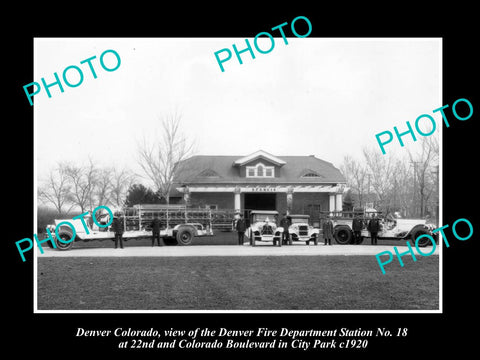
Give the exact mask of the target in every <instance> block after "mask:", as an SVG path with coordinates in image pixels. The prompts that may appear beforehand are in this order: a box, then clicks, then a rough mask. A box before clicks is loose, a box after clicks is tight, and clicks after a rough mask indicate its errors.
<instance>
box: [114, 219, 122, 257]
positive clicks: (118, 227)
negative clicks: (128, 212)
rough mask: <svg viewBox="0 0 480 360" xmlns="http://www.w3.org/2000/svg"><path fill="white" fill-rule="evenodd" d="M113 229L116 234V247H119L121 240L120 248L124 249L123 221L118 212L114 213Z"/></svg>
mask: <svg viewBox="0 0 480 360" xmlns="http://www.w3.org/2000/svg"><path fill="white" fill-rule="evenodd" d="M112 230H113V232H114V234H115V249H116V248H117V247H118V243H119V242H120V248H121V249H123V238H122V235H123V222H122V221H121V220H120V218H119V215H118V214H114V215H113V220H112Z"/></svg>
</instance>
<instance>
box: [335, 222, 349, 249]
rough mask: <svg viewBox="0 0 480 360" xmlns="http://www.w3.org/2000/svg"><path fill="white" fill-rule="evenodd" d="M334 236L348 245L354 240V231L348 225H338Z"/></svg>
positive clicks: (341, 242) (338, 241)
mask: <svg viewBox="0 0 480 360" xmlns="http://www.w3.org/2000/svg"><path fill="white" fill-rule="evenodd" d="M333 236H334V237H335V240H336V241H337V243H339V244H340V245H346V244H349V243H350V241H351V240H352V231H351V230H350V229H349V228H348V227H347V226H337V227H336V228H335V230H334V232H333Z"/></svg>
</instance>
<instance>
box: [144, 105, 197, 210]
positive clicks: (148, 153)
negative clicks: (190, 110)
mask: <svg viewBox="0 0 480 360" xmlns="http://www.w3.org/2000/svg"><path fill="white" fill-rule="evenodd" d="M180 121H181V117H180V116H179V115H177V114H176V113H175V114H173V115H170V116H167V117H165V118H164V119H163V120H162V131H163V133H162V135H161V136H160V138H159V139H158V140H157V141H154V142H148V141H147V140H146V139H145V137H144V138H143V143H142V144H140V145H139V146H138V154H139V164H140V166H141V168H142V170H143V171H144V173H145V175H146V176H147V177H148V179H150V181H151V182H152V183H153V184H154V186H155V188H156V191H158V193H159V195H160V197H161V198H164V199H165V201H166V202H167V204H168V203H169V202H170V191H171V188H172V183H173V179H174V176H175V174H176V171H177V167H178V165H179V163H180V162H181V161H182V160H185V159H186V158H187V157H189V156H190V155H191V153H192V149H193V143H192V142H190V141H189V140H188V139H187V138H186V137H185V135H184V134H183V133H182V132H181V130H180Z"/></svg>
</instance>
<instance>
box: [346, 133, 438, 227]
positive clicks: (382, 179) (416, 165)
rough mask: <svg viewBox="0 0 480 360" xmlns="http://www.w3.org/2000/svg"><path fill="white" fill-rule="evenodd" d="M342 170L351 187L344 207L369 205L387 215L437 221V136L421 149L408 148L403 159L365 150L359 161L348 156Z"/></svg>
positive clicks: (425, 143)
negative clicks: (393, 213) (397, 214)
mask: <svg viewBox="0 0 480 360" xmlns="http://www.w3.org/2000/svg"><path fill="white" fill-rule="evenodd" d="M340 171H341V172H342V173H343V174H344V176H345V177H346V181H347V187H348V188H349V191H348V192H347V194H345V197H344V207H346V208H349V209H353V208H359V209H360V208H364V207H365V206H366V205H367V204H369V205H373V207H374V208H375V209H376V210H380V211H382V212H384V213H389V212H398V213H399V214H400V215H401V216H403V217H410V218H414V217H421V218H425V217H427V216H430V217H432V218H436V219H437V220H438V205H439V186H438V184H439V143H438V137H436V136H432V137H428V138H425V139H422V143H421V147H420V150H418V151H417V152H413V151H411V150H409V149H405V153H404V155H403V156H401V157H400V156H398V155H389V156H385V155H382V154H381V153H380V152H379V151H378V150H376V149H374V150H372V149H368V148H364V149H363V151H362V153H361V156H360V157H358V158H354V157H352V156H350V155H347V156H345V157H344V159H343V163H342V165H341V166H340Z"/></svg>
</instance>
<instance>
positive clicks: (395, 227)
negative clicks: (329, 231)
mask: <svg viewBox="0 0 480 360" xmlns="http://www.w3.org/2000/svg"><path fill="white" fill-rule="evenodd" d="M374 215H375V217H377V218H378V220H379V224H380V230H379V232H378V239H379V240H412V241H413V243H415V241H416V239H417V237H419V236H420V235H423V234H428V235H430V236H432V237H433V238H434V239H436V235H435V234H433V233H432V231H433V230H434V229H435V226H434V225H433V224H427V221H426V220H425V219H404V218H400V217H398V216H395V215H394V214H391V213H389V214H387V215H386V216H384V215H383V214H382V213H381V212H378V211H376V210H372V211H360V212H352V211H334V212H321V213H320V220H321V222H322V224H323V221H324V219H325V218H326V217H327V216H329V217H330V219H331V220H332V222H333V237H334V238H335V240H336V242H337V243H338V244H341V245H346V244H353V243H354V241H355V239H354V236H353V231H352V222H353V218H354V217H355V216H358V217H359V218H360V219H361V221H362V230H361V232H360V240H359V241H358V242H357V243H356V244H361V243H362V242H363V239H364V238H366V237H367V238H368V237H370V233H369V232H368V229H367V225H368V222H369V221H370V219H371V218H372V217H373V216H374ZM320 227H322V225H320ZM429 243H430V240H428V238H425V237H423V238H421V239H420V240H419V241H418V246H419V247H424V246H427V245H428V244H429Z"/></svg>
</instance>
